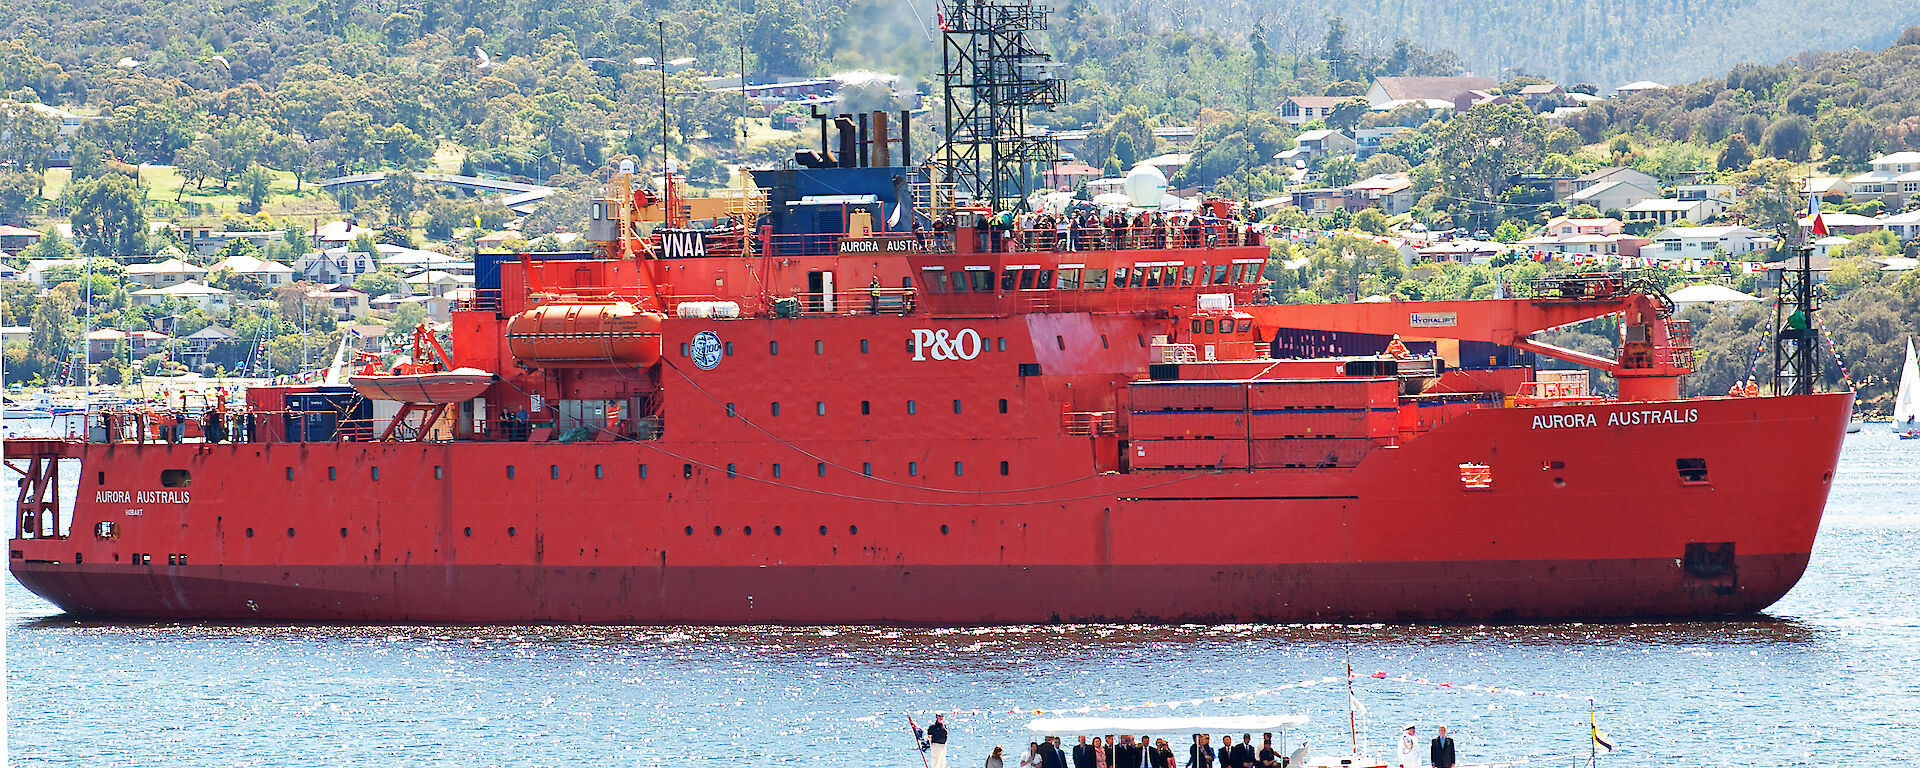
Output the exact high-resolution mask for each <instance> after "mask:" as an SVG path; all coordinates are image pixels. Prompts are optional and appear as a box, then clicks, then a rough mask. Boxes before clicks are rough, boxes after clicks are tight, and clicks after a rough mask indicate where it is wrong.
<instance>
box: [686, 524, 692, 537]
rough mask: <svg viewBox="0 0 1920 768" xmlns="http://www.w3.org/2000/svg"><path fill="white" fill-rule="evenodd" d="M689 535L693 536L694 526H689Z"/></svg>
mask: <svg viewBox="0 0 1920 768" xmlns="http://www.w3.org/2000/svg"><path fill="white" fill-rule="evenodd" d="M687 535H688V536H692V535H693V526H691V525H689V526H687Z"/></svg>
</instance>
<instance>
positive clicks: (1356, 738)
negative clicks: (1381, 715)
mask: <svg viewBox="0 0 1920 768" xmlns="http://www.w3.org/2000/svg"><path fill="white" fill-rule="evenodd" d="M1353 701H1354V699H1353V659H1352V658H1348V659H1347V742H1348V743H1349V744H1351V745H1353V754H1356V755H1357V754H1360V725H1359V720H1358V718H1356V717H1355V716H1354V714H1353Z"/></svg>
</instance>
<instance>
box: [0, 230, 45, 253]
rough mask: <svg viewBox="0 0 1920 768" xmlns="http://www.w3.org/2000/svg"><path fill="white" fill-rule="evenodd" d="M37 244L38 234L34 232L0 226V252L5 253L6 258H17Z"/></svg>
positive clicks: (38, 240)
mask: <svg viewBox="0 0 1920 768" xmlns="http://www.w3.org/2000/svg"><path fill="white" fill-rule="evenodd" d="M37 242H40V233H39V232H38V231H36V230H32V229H27V228H26V227H16V226H13V225H12V224H0V251H5V252H6V254H7V255H8V256H18V255H20V252H21V251H24V250H26V249H28V248H32V247H33V244H34V243H37Z"/></svg>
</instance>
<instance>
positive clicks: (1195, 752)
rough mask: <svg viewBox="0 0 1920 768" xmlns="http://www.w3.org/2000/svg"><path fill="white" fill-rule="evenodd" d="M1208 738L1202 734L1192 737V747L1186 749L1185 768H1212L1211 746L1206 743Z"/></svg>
mask: <svg viewBox="0 0 1920 768" xmlns="http://www.w3.org/2000/svg"><path fill="white" fill-rule="evenodd" d="M1210 738H1211V737H1209V736H1208V735H1207V734H1204V733H1197V734H1194V736H1193V746H1191V747H1188V748H1187V768H1213V745H1212V744H1209V743H1207V742H1208V740H1209V739H1210Z"/></svg>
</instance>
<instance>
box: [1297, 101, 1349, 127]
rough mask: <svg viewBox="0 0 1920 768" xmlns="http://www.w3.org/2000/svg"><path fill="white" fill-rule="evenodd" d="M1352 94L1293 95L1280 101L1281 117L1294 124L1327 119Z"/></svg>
mask: <svg viewBox="0 0 1920 768" xmlns="http://www.w3.org/2000/svg"><path fill="white" fill-rule="evenodd" d="M1350 98H1353V97H1351V96H1293V97H1290V98H1288V99H1287V100H1286V101H1283V102H1280V119H1281V120H1285V121H1287V122H1289V123H1292V124H1294V125H1301V124H1304V123H1310V122H1313V121H1315V120H1325V119H1327V117H1328V116H1330V115H1332V114H1333V108H1334V107H1335V106H1336V105H1338V104H1339V103H1340V102H1343V101H1346V100H1347V99H1350Z"/></svg>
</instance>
